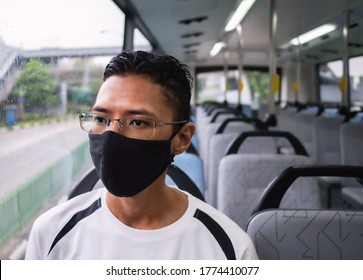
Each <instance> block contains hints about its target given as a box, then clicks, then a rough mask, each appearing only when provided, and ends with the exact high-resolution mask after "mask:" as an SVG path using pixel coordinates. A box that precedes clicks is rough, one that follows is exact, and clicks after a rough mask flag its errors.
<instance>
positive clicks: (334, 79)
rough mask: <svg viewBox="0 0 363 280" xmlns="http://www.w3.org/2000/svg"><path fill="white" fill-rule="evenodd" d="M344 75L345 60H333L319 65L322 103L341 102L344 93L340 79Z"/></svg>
mask: <svg viewBox="0 0 363 280" xmlns="http://www.w3.org/2000/svg"><path fill="white" fill-rule="evenodd" d="M342 76H343V61H342V60H339V61H332V62H328V63H326V64H321V65H320V66H319V78H320V101H321V102H322V103H341V100H342V93H341V91H340V88H339V81H340V79H341V77H342Z"/></svg>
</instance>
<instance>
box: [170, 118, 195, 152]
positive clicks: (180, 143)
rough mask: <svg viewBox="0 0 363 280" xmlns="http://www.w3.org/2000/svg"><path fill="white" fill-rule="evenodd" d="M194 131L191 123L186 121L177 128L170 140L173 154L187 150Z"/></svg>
mask: <svg viewBox="0 0 363 280" xmlns="http://www.w3.org/2000/svg"><path fill="white" fill-rule="evenodd" d="M194 132H195V126H194V124H193V123H191V122H188V123H186V124H185V125H183V127H182V128H181V129H180V130H179V132H178V133H177V134H176V135H175V137H174V138H173V140H172V146H171V152H172V154H173V155H179V154H181V153H183V152H185V151H186V150H188V148H189V146H190V144H191V142H192V137H193V134H194Z"/></svg>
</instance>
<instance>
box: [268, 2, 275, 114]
mask: <svg viewBox="0 0 363 280" xmlns="http://www.w3.org/2000/svg"><path fill="white" fill-rule="evenodd" d="M276 27H277V15H276V1H275V0H270V32H269V35H270V51H269V54H270V65H269V72H270V86H269V98H268V101H269V113H270V114H275V96H274V92H273V89H272V85H273V81H274V75H275V73H276V50H275V40H276V38H275V37H276V36H275V35H276Z"/></svg>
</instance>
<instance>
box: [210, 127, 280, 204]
mask: <svg viewBox="0 0 363 280" xmlns="http://www.w3.org/2000/svg"><path fill="white" fill-rule="evenodd" d="M242 133H246V132H242ZM239 135H240V134H239V133H226V134H216V135H213V136H212V138H211V140H210V144H209V145H210V147H209V153H208V154H209V157H208V162H207V164H208V169H207V172H208V173H207V176H206V179H207V180H206V183H207V193H206V199H207V201H208V203H210V204H211V205H213V206H214V207H217V202H216V197H217V185H218V166H219V163H220V161H221V159H222V158H223V157H224V156H225V155H226V150H227V148H228V147H229V146H230V145H231V144H232V143H233V141H234V140H235V139H236V138H237V137H238V136H239ZM237 153H238V154H261V153H263V154H276V153H277V146H276V141H274V139H273V138H266V137H255V138H248V139H246V141H244V143H243V144H242V143H241V145H240V147H239V148H238V151H237Z"/></svg>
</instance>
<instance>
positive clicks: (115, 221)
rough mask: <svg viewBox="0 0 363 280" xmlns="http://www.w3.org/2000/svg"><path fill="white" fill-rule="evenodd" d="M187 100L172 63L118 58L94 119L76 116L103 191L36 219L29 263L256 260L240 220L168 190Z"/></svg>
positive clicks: (187, 86) (182, 68)
mask: <svg viewBox="0 0 363 280" xmlns="http://www.w3.org/2000/svg"><path fill="white" fill-rule="evenodd" d="M190 97H191V76H190V73H189V71H188V69H187V67H186V65H184V64H181V63H180V62H179V61H178V60H176V59H175V58H173V57H171V56H158V55H153V54H149V53H146V52H142V51H137V52H133V51H123V52H122V53H120V54H119V55H117V56H116V57H114V58H113V59H112V60H111V61H110V63H109V64H108V65H107V67H106V70H105V73H104V83H103V85H102V86H101V88H100V90H99V93H98V95H97V99H96V103H95V105H94V107H93V109H92V113H81V114H80V123H81V127H82V128H83V129H84V130H86V131H87V132H89V141H90V152H91V156H92V160H93V163H94V165H95V167H96V170H97V173H98V175H99V177H100V178H101V180H102V182H103V184H104V185H105V188H103V189H98V190H94V191H92V192H89V193H86V194H83V195H80V196H77V197H75V198H73V199H71V200H69V201H67V202H65V203H63V204H60V205H58V206H56V207H55V208H53V209H51V210H50V211H48V212H47V213H45V214H43V215H42V216H41V217H40V218H38V219H37V221H36V222H35V224H34V225H33V229H32V232H31V234H30V238H29V242H28V248H27V252H26V259H257V255H256V252H255V249H254V247H253V244H252V242H251V240H250V238H249V237H248V236H247V234H246V233H245V232H243V231H242V230H241V229H240V228H239V227H238V226H237V225H236V224H235V223H234V222H232V221H231V220H230V219H228V218H227V217H225V216H224V215H223V214H221V213H220V212H218V211H217V210H215V209H214V208H212V207H210V206H209V205H207V204H206V203H204V202H202V201H200V200H198V199H197V198H195V197H193V196H192V195H190V194H188V193H186V192H182V191H180V190H179V189H177V188H174V187H170V186H167V185H166V184H165V177H166V173H167V168H168V166H169V165H170V163H171V162H172V160H173V157H174V155H178V154H180V153H182V152H184V151H186V150H187V149H188V147H189V145H190V142H191V138H192V136H193V133H194V130H195V127H194V125H193V124H192V123H190V122H188V120H189V114H190Z"/></svg>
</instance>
